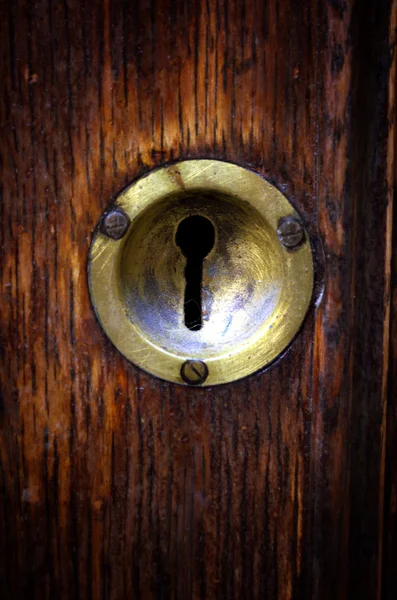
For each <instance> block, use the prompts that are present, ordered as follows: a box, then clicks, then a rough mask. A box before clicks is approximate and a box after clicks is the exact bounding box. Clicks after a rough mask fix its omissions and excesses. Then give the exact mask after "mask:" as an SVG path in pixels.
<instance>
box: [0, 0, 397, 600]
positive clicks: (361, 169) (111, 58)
mask: <svg viewBox="0 0 397 600" xmlns="http://www.w3.org/2000/svg"><path fill="white" fill-rule="evenodd" d="M1 17H2V19H1V23H2V24H1V29H2V34H1V36H0V52H1V55H0V59H1V62H0V69H1V84H2V86H1V98H0V120H1V138H0V155H1V163H0V164H1V181H0V184H1V203H0V244H1V272H0V286H1V287H0V290H1V304H0V310H1V315H0V316H1V319H0V335H1V362H0V378H1V380H0V391H1V402H0V431H1V437H0V556H1V560H0V563H1V566H0V591H1V593H2V595H1V597H2V598H4V599H5V600H14V599H15V600H19V599H25V598H27V599H30V598H32V599H40V600H43V599H57V600H58V599H60V600H63V599H68V600H72V599H73V600H74V599H81V600H86V599H87V600H88V599H94V600H96V599H98V600H99V599H101V600H108V599H109V600H110V599H111V600H119V599H124V598H125V599H127V598H128V599H132V598H134V599H135V598H137V599H138V598H141V599H146V598H148V599H151V598H163V599H166V598H173V599H177V600H185V599H186V600H187V599H190V598H193V599H196V598H197V599H198V598H201V599H212V598H214V599H228V600H229V599H233V598H235V599H240V598H241V599H242V598H247V599H248V598H249V599H252V598H267V599H280V600H281V599H282V600H284V599H285V600H287V599H290V600H292V599H297V598H304V599H309V598H312V599H315V600H328V599H329V600H331V599H332V600H335V599H338V600H344V599H346V600H347V599H349V600H353V599H354V598H360V599H367V598H368V599H371V600H372V599H373V600H375V599H381V598H383V599H385V600H386V599H387V600H392V599H395V598H396V597H397V575H396V570H395V561H396V556H397V517H396V506H397V500H396V498H397V451H396V448H397V446H396V444H397V425H396V423H397V387H396V381H397V254H396V253H394V258H393V260H392V249H393V247H394V249H395V243H394V246H393V213H392V204H393V194H394V193H395V189H396V175H395V173H396V171H395V169H396V163H395V160H394V157H395V151H396V137H395V107H394V100H395V82H396V79H395V46H396V2H395V1H394V0H390V1H389V0H380V1H377V0H368V2H360V0H357V1H356V2H353V1H350V0H329V1H328V2H327V1H325V0H324V1H322V0H310V1H308V2H299V1H297V0H266V1H262V0H213V1H212V0H206V1H204V0H113V1H111V0H104V1H103V2H97V1H96V0H90V1H88V2H78V1H77V0H61V1H59V2H58V1H56V2H51V1H49V0H35V1H33V0H8V2H7V0H1ZM189 157H207V158H208V157H214V158H219V159H226V160H229V161H232V162H236V163H238V164H242V165H248V166H251V167H252V168H254V169H255V170H257V171H258V172H260V173H262V174H264V175H265V176H266V177H267V178H268V179H269V180H270V181H271V182H273V183H274V184H275V185H277V186H278V187H279V189H280V190H282V191H283V192H284V193H285V194H286V195H287V197H288V198H289V199H290V201H291V202H292V203H293V204H294V205H295V206H296V208H297V209H298V211H300V213H301V214H302V216H303V218H304V219H305V221H306V223H307V226H308V228H309V230H310V232H311V233H312V235H313V239H314V240H315V239H316V236H318V239H321V242H322V245H323V248H324V262H325V270H324V269H322V267H321V264H322V256H321V252H320V251H319V250H318V254H319V259H318V265H317V268H318V273H317V292H316V293H317V304H316V305H314V304H313V307H312V309H311V311H310V314H309V316H308V318H307V320H306V323H305V325H304V327H303V330H302V331H301V333H300V335H299V336H298V337H297V339H296V341H295V342H294V343H293V344H292V346H291V347H290V349H289V350H288V352H287V353H286V354H285V356H284V357H283V358H281V359H280V360H279V361H278V362H276V363H275V364H274V365H272V366H271V367H270V368H269V369H267V370H266V371H265V372H263V373H261V374H257V375H254V376H251V377H249V378H248V379H245V380H243V381H240V382H237V383H234V384H231V385H227V386H221V387H216V388H212V389H206V390H204V389H203V390H201V389H192V388H184V387H181V386H175V385H172V384H168V383H164V382H161V381H159V380H156V379H154V378H152V377H150V376H149V375H146V374H145V373H143V372H141V371H139V370H137V369H136V368H134V367H133V366H132V365H131V364H129V363H128V362H127V361H126V360H124V359H123V358H122V357H121V356H120V355H119V354H118V352H117V351H116V350H115V349H114V348H113V346H112V345H111V344H110V342H108V341H107V339H106V337H105V335H104V334H103V332H102V331H101V329H100V327H99V326H98V324H97V322H96V321H95V318H94V314H93V311H92V309H91V305H90V300H89V295H88V289H87V277H86V267H87V254H88V248H89V244H90V240H91V236H92V232H93V230H94V227H95V225H96V223H97V222H98V219H99V218H100V215H101V213H102V211H103V210H104V208H105V207H106V205H107V203H108V202H109V200H110V198H111V197H112V196H113V195H114V194H116V193H117V192H118V191H120V190H121V189H122V188H123V187H124V186H125V185H126V184H127V183H128V182H130V181H131V180H132V179H134V178H135V177H137V176H139V175H140V174H142V173H144V172H146V171H147V170H149V169H151V168H152V167H154V166H157V165H161V164H164V163H166V162H167V161H173V160H177V159H181V158H189ZM396 235H397V221H396V216H394V240H396V239H397V238H396V237H395V236H396ZM391 265H392V267H391ZM323 280H324V281H323ZM323 282H325V287H324V294H323V297H322V301H321V302H320V296H321V294H320V289H321V287H322V283H323ZM391 286H392V287H391ZM391 289H392V292H393V296H392V298H393V302H392V303H391V304H390V291H391ZM390 306H391V309H392V310H391V314H390ZM390 319H391V320H390ZM389 322H390V323H389ZM389 325H391V326H390V327H389ZM390 332H391V335H390Z"/></svg>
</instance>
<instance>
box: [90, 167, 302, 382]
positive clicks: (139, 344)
mask: <svg viewBox="0 0 397 600" xmlns="http://www.w3.org/2000/svg"><path fill="white" fill-rule="evenodd" d="M112 209H113V210H114V209H116V210H117V211H120V214H121V217H120V214H117V215H116V219H114V220H113V221H116V227H117V234H119V232H120V231H121V235H123V237H122V238H121V239H114V238H115V237H117V236H114V235H113V237H111V236H110V235H106V230H105V229H104V227H103V223H104V219H105V220H106V218H107V217H106V215H105V216H104V217H103V219H102V221H101V223H102V226H99V227H98V228H97V230H96V232H95V235H94V238H93V241H92V246H91V251H90V258H89V286H90V293H91V299H92V303H93V306H94V308H95V311H96V314H97V316H98V319H99V321H100V323H101V325H102V327H103V328H104V330H105V332H106V334H107V335H108V337H109V338H110V340H111V341H112V342H113V344H114V345H115V346H116V348H118V350H119V351H120V352H121V353H122V354H123V355H124V356H125V357H126V358H128V359H129V360H130V361H131V362H133V363H134V364H136V365H137V366H139V367H141V368H142V369H144V370H145V371H148V372H149V373H151V374H153V375H155V376H157V377H161V378H162V379H166V380H168V381H172V382H176V383H184V382H185V381H186V378H185V381H184V380H183V379H182V376H181V368H182V366H183V365H184V363H185V361H187V360H195V361H201V362H202V363H205V366H206V368H207V369H208V373H207V372H206V379H205V381H203V383H202V385H216V384H221V383H226V382H230V381H234V380H236V379H239V378H241V377H244V376H246V375H249V374H251V373H253V372H255V371H257V370H259V369H261V368H262V367H264V366H265V365H267V364H268V363H270V362H271V361H272V360H274V359H275V358H276V357H277V356H278V355H279V354H280V353H281V352H282V351H283V350H284V349H285V348H286V347H287V346H288V344H289V343H290V342H291V341H292V339H293V338H294V336H295V335H296V333H297V332H298V330H299V328H300V326H301V324H302V321H303V319H304V317H305V315H306V312H307V310H308V307H309V304H310V299H311V295H312V290H313V259H312V252H311V247H310V242H309V239H308V236H307V234H306V233H305V231H303V239H302V240H300V241H299V244H297V245H296V246H295V247H292V248H291V247H288V244H287V243H286V240H285V239H284V238H285V235H287V236H288V232H289V230H291V231H293V232H294V235H295V238H292V237H291V236H290V238H289V240H290V242H291V240H292V242H293V240H294V239H296V231H295V230H296V223H295V228H294V227H292V228H291V227H285V226H284V233H283V235H284V238H283V237H282V236H281V235H280V224H281V226H282V225H283V223H284V224H285V220H286V219H293V220H296V221H298V222H300V219H299V215H298V214H297V213H296V211H295V210H294V208H293V207H292V205H291V204H290V203H289V202H288V200H287V199H286V198H285V197H284V196H283V194H281V193H280V192H279V191H278V190H277V189H276V188H275V187H274V186H272V185H271V184H270V183H268V182H267V181H266V180H265V179H263V177H261V176H260V175H258V174H256V173H254V172H252V171H249V170H247V169H244V168H242V167H239V166H237V165H234V164H230V163H226V162H221V161H216V160H186V161H183V162H180V163H178V164H175V165H172V166H168V167H163V168H160V169H157V170H154V171H152V172H150V173H149V174H148V175H146V176H145V177H141V178H140V179H138V180H137V181H135V182H134V183H132V184H131V185H130V186H129V187H128V188H127V189H126V190H124V191H123V192H122V193H121V194H120V195H119V196H118V197H117V199H116V202H115V206H113V208H112ZM108 214H109V213H108ZM123 214H124V215H125V223H126V225H125V231H126V232H125V234H124V228H123V222H122V217H123ZM197 215H199V216H201V217H204V218H205V219H207V220H208V221H210V222H211V223H212V225H213V229H214V232H215V237H214V239H215V241H214V245H213V248H212V249H211V251H210V252H209V253H208V255H207V256H206V257H205V258H204V259H203V263H202V288H201V290H202V291H201V302H202V326H201V329H199V330H197V331H192V330H191V329H189V328H188V327H187V326H186V325H185V306H184V301H185V296H184V293H185V287H186V279H185V267H186V261H187V259H186V258H185V256H184V254H183V253H182V251H181V248H180V247H179V246H178V244H177V241H176V235H177V231H178V227H179V225H180V223H181V222H182V221H184V219H186V218H188V217H190V216H197ZM109 220H110V221H111V219H109V218H108V221H109ZM297 227H298V228H300V225H299V224H298V225H297ZM113 232H114V222H113ZM285 232H286V233H285ZM292 242H291V243H292ZM290 245H291V244H290ZM292 245H293V244H292Z"/></svg>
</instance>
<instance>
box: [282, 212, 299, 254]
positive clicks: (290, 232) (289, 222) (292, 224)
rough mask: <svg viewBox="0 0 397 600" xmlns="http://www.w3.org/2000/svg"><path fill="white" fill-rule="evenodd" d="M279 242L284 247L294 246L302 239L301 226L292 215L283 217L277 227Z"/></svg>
mask: <svg viewBox="0 0 397 600" xmlns="http://www.w3.org/2000/svg"><path fill="white" fill-rule="evenodd" d="M277 235H278V237H279V240H280V242H281V243H282V244H283V246H285V247H286V248H296V246H299V244H300V243H301V242H302V240H303V227H302V225H301V224H300V223H299V221H298V220H297V219H295V218H293V217H287V218H286V219H283V220H282V221H281V222H280V224H279V226H278V229H277Z"/></svg>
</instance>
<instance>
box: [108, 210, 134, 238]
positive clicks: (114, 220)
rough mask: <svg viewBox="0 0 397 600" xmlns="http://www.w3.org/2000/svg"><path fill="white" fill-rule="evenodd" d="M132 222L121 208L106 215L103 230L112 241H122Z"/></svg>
mask: <svg viewBox="0 0 397 600" xmlns="http://www.w3.org/2000/svg"><path fill="white" fill-rule="evenodd" d="M129 224H130V220H129V218H128V217H127V215H126V214H125V212H123V211H122V210H121V209H120V208H116V209H114V210H111V211H110V212H109V213H108V214H107V215H105V217H104V219H103V223H102V230H103V233H105V234H106V235H107V236H109V237H110V238H112V240H120V239H121V238H122V237H123V236H124V235H125V233H126V231H127V229H128V227H129Z"/></svg>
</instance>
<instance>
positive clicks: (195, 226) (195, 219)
mask: <svg viewBox="0 0 397 600" xmlns="http://www.w3.org/2000/svg"><path fill="white" fill-rule="evenodd" d="M175 241H176V243H177V244H178V246H179V247H180V249H181V250H182V253H183V255H184V256H185V257H186V268H185V279H186V287H185V303H184V307H185V325H186V327H188V329H190V330H191V331H198V330H200V329H201V328H202V326H203V313H202V298H201V288H202V283H203V261H204V258H205V257H206V256H207V254H208V253H209V252H210V251H211V250H212V248H213V247H214V242H215V229H214V226H213V225H212V223H211V221H209V220H208V219H206V218H205V217H201V216H200V215H194V216H192V217H187V218H186V219H184V220H183V221H182V222H181V223H180V224H179V227H178V231H177V232H176V236H175Z"/></svg>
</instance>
